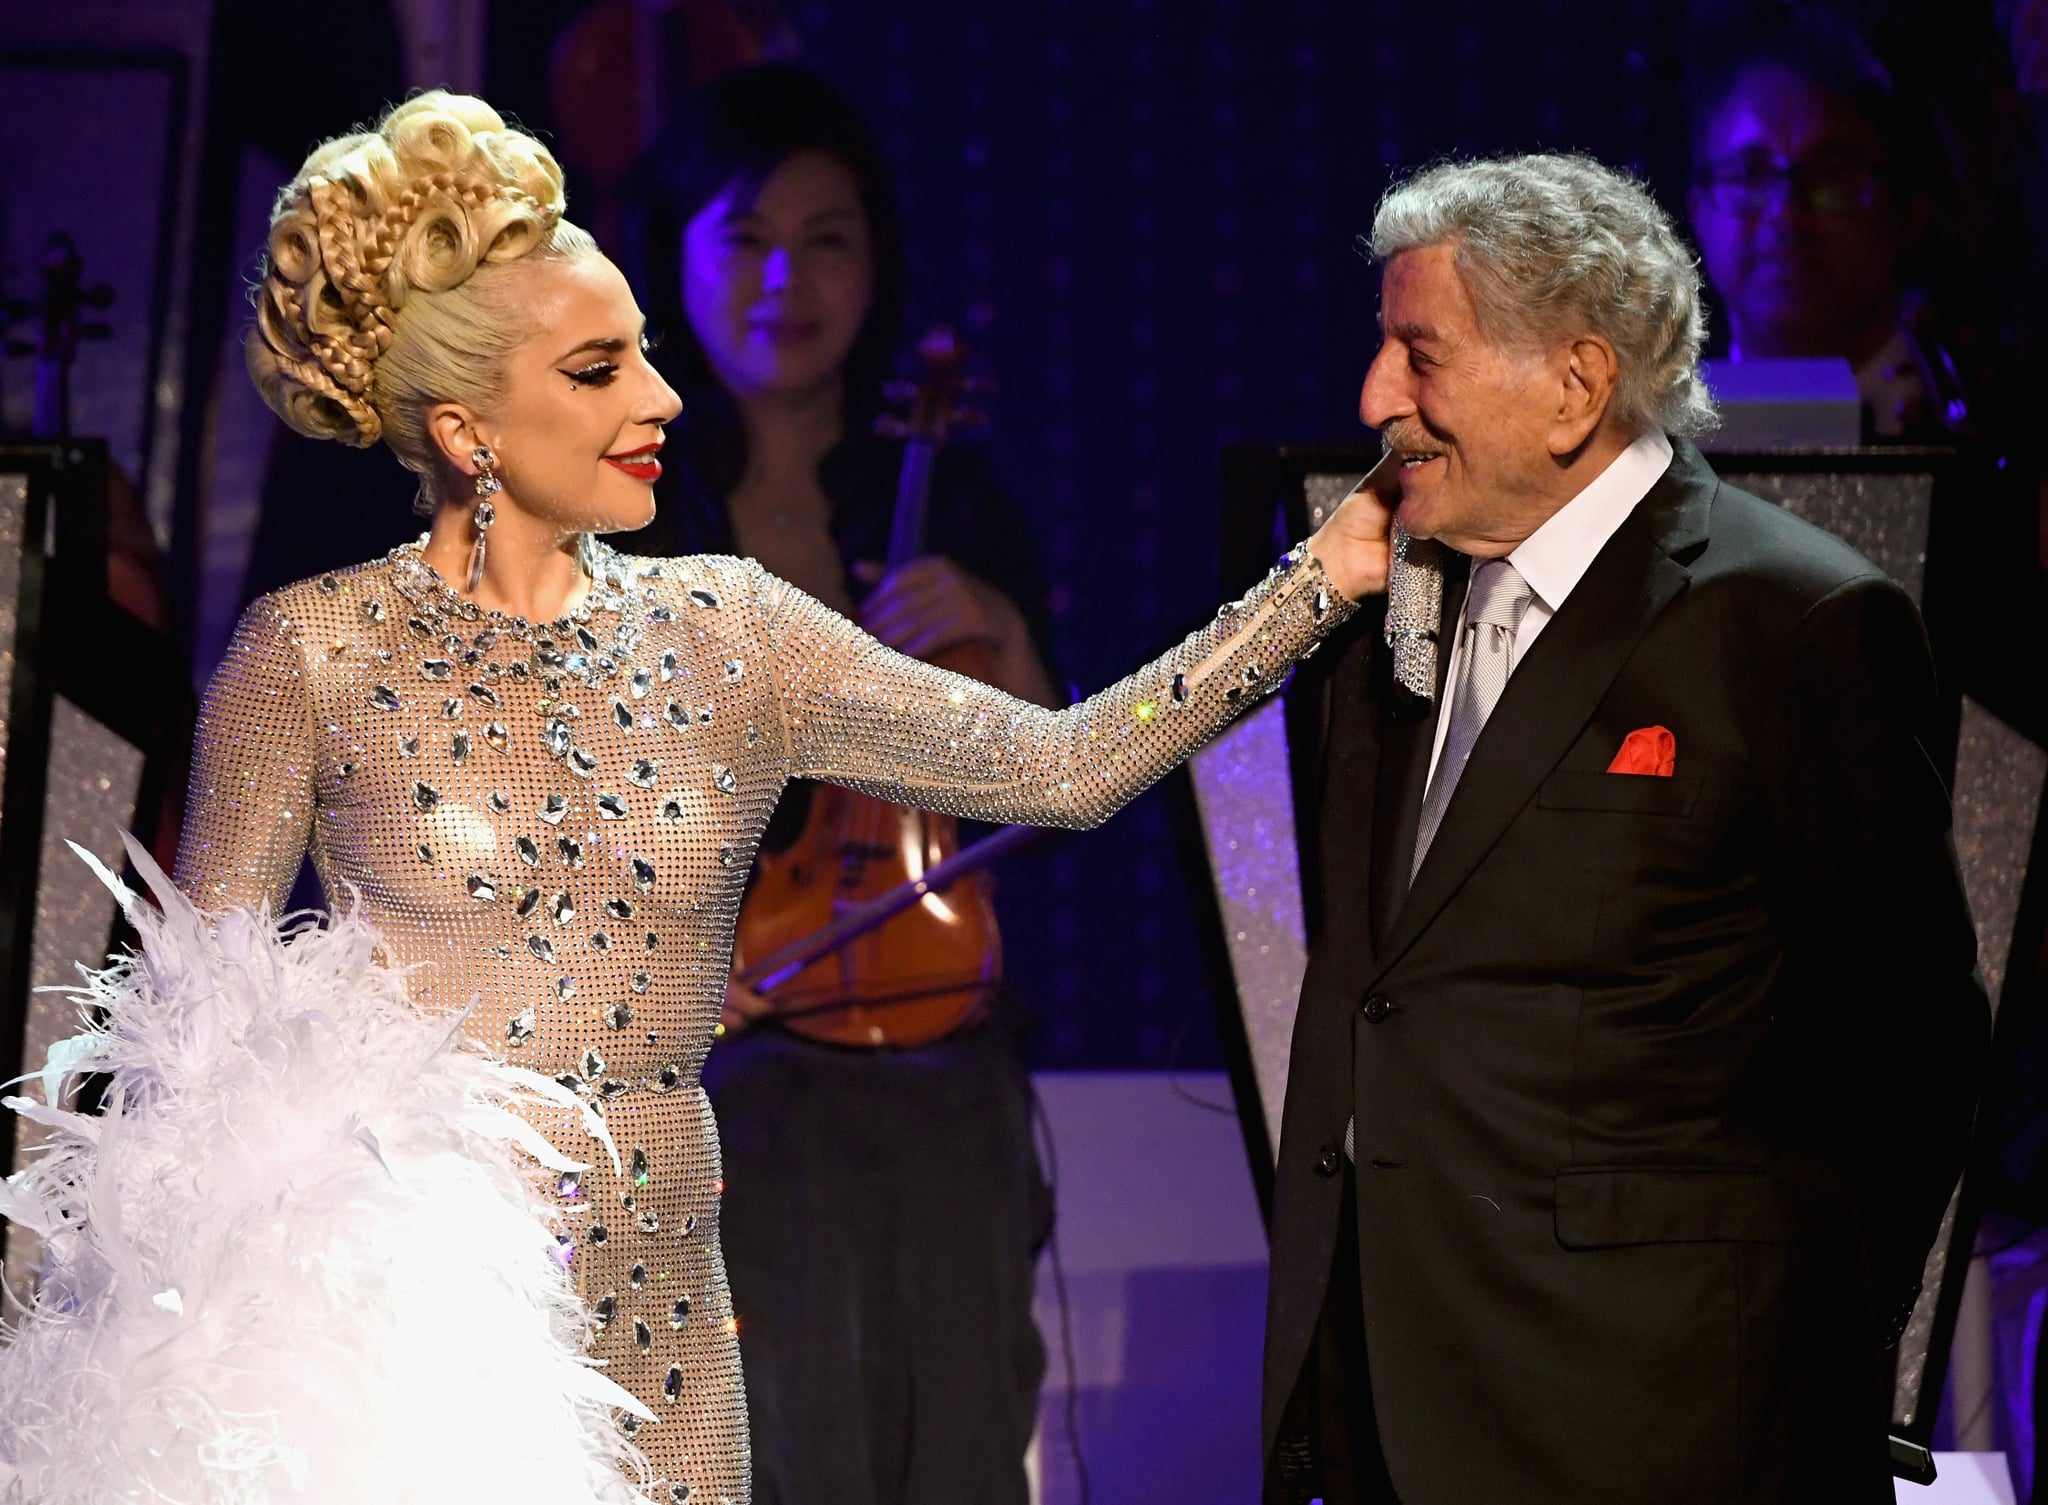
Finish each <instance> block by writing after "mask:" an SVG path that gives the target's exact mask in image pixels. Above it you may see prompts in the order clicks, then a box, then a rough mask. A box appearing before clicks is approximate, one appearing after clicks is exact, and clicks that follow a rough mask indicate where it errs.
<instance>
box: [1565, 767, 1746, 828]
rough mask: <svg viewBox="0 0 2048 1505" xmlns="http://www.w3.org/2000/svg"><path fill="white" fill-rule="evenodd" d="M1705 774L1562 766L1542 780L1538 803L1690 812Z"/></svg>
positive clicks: (1638, 812)
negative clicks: (1654, 773) (1668, 774)
mask: <svg viewBox="0 0 2048 1505" xmlns="http://www.w3.org/2000/svg"><path fill="white" fill-rule="evenodd" d="M1704 783H1705V778H1704V776H1703V775H1701V774H1699V773H1697V772H1692V773H1676V774H1673V775H1672V776H1671V777H1669V778H1657V777H1654V776H1652V775H1649V774H1640V773H1593V772H1590V771H1586V770H1580V769H1560V770H1558V771H1557V772H1556V773H1553V774H1552V775H1551V776H1550V777H1549V778H1547V779H1545V780H1544V781H1543V787H1542V788H1541V789H1539V790H1538V791H1537V794H1536V803H1537V805H1538V807H1539V808H1541V809H1544V810H1592V811H1610V812H1612V813H1614V814H1617V815H1665V816H1678V817H1683V816H1688V815H1691V814H1692V812H1693V807H1694V806H1696V805H1697V804H1698V803H1699V799H1700V789H1701V787H1702V785H1703V784H1704Z"/></svg>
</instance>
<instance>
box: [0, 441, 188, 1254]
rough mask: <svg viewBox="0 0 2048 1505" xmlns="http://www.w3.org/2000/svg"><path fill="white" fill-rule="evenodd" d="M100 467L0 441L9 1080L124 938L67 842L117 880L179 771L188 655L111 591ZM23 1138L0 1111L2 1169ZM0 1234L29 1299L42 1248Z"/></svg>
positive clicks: (92, 446) (11, 1162) (0, 1045)
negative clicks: (81, 970)
mask: <svg viewBox="0 0 2048 1505" xmlns="http://www.w3.org/2000/svg"><path fill="white" fill-rule="evenodd" d="M106 463H107V460H106V450H105V446H104V445H102V444H100V443H99V442H98V441H95V440H65V441H58V442H52V443H34V444H29V443H20V444H15V443H5V444H0V1080H7V1079H11V1078H13V1077H16V1076H19V1075H21V1074H22V1073H23V1072H24V1071H32V1070H35V1069H37V1068H38V1067H40V1065H41V1063H42V1060H43V1056H44V1054H45V1052H46V1051H47V1050H48V1047H49V1046H50V1044H51V1043H52V1042H54V1041H55V1040H57V1039H60V1038H63V1037H64V1036H66V1035H70V1034H73V1033H75V1032H76V1031H77V1029H78V1025H79V1020H78V1018H77V1015H76V1011H75V1009H74V1008H73V1006H72V1005H71V1003H70V1001H69V1000H68V999H65V998H63V997H61V996H60V995H56V994H53V993H49V992H41V991H38V990H39V989H47V988H51V987H53V986H60V985H63V984H66V983H70V982H73V981H75V980H76V978H77V972H76V970H75V969H76V966H77V964H79V963H84V964H85V965H88V966H91V965H97V964H98V963H99V962H100V961H101V960H102V959H103V958H104V957H105V955H106V952H107V949H108V945H109V942H110V940H111V939H112V937H113V935H114V931H115V924H116V920H117V918H118V917H117V913H116V910H115V905H114V900H113V897H112V895H110V894H108V893H107V891H106V890H105V889H104V888H103V887H101V885H100V883H99V881H98V880H97V879H96V878H94V877H93V876H92V874H91V873H90V872H88V871H87V870H86V868H85V866H84V864H83V863H81V862H80V861H79V860H78V859H77V857H76V856H74V855H73V854H72V853H71V851H70V850H69V849H68V848H67V847H66V846H65V844H64V843H65V840H66V839H67V838H68V839H70V840H72V841H76V842H77V843H78V844H79V845H81V846H83V847H85V848H87V849H88V850H90V851H91V852H92V853H93V854H94V855H95V856H97V857H98V858H100V860H101V861H103V862H105V863H106V864H107V865H108V866H109V867H111V868H114V869H115V870H117V871H118V870H119V869H120V868H121V867H122V865H123V864H124V862H125V861H126V858H125V855H124V853H123V851H122V847H121V840H120V834H121V833H122V832H123V831H128V830H134V831H135V832H136V833H137V834H138V835H139V836H141V837H142V838H143V839H144V840H145V841H147V840H148V839H149V838H150V837H151V836H152V835H153V833H154V829H155V825H156V821H157V816H158V814H159V812H161V810H162V809H163V808H164V803H165V801H164V795H165V792H166V790H167V789H168V788H171V787H174V785H173V784H172V783H171V782H170V781H173V780H176V779H179V778H182V777H183V769H182V767H181V766H179V765H180V764H181V763H182V758H181V757H180V756H179V754H180V752H181V751H182V749H183V748H184V746H185V745H186V743H187V741H188V733H189V717H190V693H189V689H188V688H187V681H186V669H185V663H184V657H183V655H182V653H180V652H179V651H178V649H177V647H176V645H175V644H174V643H172V642H171V641H170V640H169V639H168V638H166V637H164V636H162V635H161V634H159V633H156V632H154V631H152V630H151V629H150V628H148V627H146V626H144V625H143V624H142V623H141V622H139V621H137V620H136V619H135V618H134V617H132V616H130V615H129V614H128V613H127V612H125V611H123V610H121V609H120V608H119V607H116V606H115V605H113V604H112V603H111V602H110V601H109V600H108V598H107V534H106ZM20 1090H25V1091H27V1092H29V1093H30V1094H31V1095H33V1094H34V1093H35V1092H36V1091H37V1089H36V1087H34V1086H33V1085H29V1086H26V1087H25V1088H24V1089H20ZM18 1129H19V1125H18V1123H17V1121H16V1119H15V1116H14V1115H13V1114H11V1113H10V1114H0V1163H4V1166H5V1167H6V1168H7V1169H8V1170H12V1169H14V1168H15V1167H17V1166H18V1165H19V1163H20V1155H21V1152H22V1150H23V1149H24V1148H25V1146H24V1145H23V1144H21V1143H20V1142H19V1136H18ZM0 1231H4V1236H5V1246H4V1247H5V1258H6V1266H7V1276H8V1280H9V1282H10V1284H11V1285H13V1287H14V1289H15V1290H16V1291H17V1292H21V1291H25V1289H26V1282H27V1280H28V1277H29V1271H30V1266H31V1264H32V1261H33V1258H34V1253H35V1239H34V1237H33V1235H30V1234H28V1233H26V1232H25V1231H23V1230H19V1229H14V1228H9V1227H4V1225H0Z"/></svg>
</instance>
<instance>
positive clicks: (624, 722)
mask: <svg viewBox="0 0 2048 1505" xmlns="http://www.w3.org/2000/svg"><path fill="white" fill-rule="evenodd" d="M612 720H614V721H616V722H617V723H618V724H619V730H620V731H622V732H630V731H631V730H632V729H633V710H632V707H630V706H628V705H627V704H626V702H625V701H623V700H621V699H619V697H618V696H616V695H614V696H613V697H612Z"/></svg>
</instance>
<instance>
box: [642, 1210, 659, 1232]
mask: <svg viewBox="0 0 2048 1505" xmlns="http://www.w3.org/2000/svg"><path fill="white" fill-rule="evenodd" d="M639 1224H640V1231H641V1232H642V1233H647V1234H654V1233H659V1232H661V1217H660V1215H659V1214H658V1213H652V1212H643V1213H641V1214H640V1217H639Z"/></svg>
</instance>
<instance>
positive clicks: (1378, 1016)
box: [1361, 993, 1394, 1024]
mask: <svg viewBox="0 0 2048 1505" xmlns="http://www.w3.org/2000/svg"><path fill="white" fill-rule="evenodd" d="M1361 1012H1362V1013H1363V1014H1364V1015H1365V1022H1366V1023H1367V1024H1378V1023H1380V1022H1381V1021H1383V1020H1384V1019H1385V1018H1386V1017H1387V1015H1389V1014H1391V1013H1393V1012H1394V1006H1393V1005H1392V1004H1391V1003H1389V1002H1387V1000H1386V999H1384V998H1382V997H1381V996H1380V995H1379V994H1377V993H1375V994H1373V995H1372V996H1371V997H1370V998H1368V999H1366V1000H1365V1007H1364V1009H1363V1010H1361Z"/></svg>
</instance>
